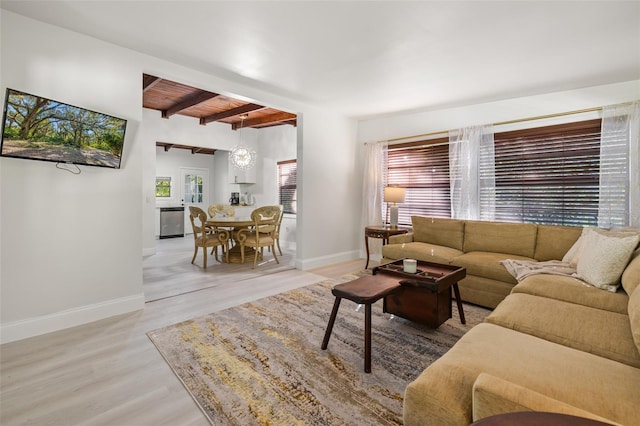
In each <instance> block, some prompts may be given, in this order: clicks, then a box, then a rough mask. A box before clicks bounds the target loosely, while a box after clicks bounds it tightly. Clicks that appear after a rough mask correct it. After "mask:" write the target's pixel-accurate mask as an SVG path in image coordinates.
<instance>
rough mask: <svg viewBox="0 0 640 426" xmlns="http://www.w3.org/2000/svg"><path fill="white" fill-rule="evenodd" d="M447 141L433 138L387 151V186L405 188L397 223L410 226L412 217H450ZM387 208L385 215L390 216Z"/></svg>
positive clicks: (400, 145) (384, 210)
mask: <svg viewBox="0 0 640 426" xmlns="http://www.w3.org/2000/svg"><path fill="white" fill-rule="evenodd" d="M447 142H448V139H446V138H441V139H434V140H429V141H422V142H413V143H409V144H398V145H393V146H390V147H389V148H388V151H387V156H386V163H387V164H386V172H387V173H386V176H385V178H386V182H385V184H386V185H392V186H399V187H403V188H406V192H405V201H404V203H402V204H400V205H399V209H398V222H399V223H400V224H401V225H410V224H411V216H414V215H415V216H428V217H443V218H447V217H450V216H451V203H450V201H449V146H448V145H447ZM386 209H387V206H386V204H385V205H384V206H383V216H384V217H387V211H386Z"/></svg>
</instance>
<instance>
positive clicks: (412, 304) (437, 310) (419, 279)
mask: <svg viewBox="0 0 640 426" xmlns="http://www.w3.org/2000/svg"><path fill="white" fill-rule="evenodd" d="M372 272H373V274H374V275H382V276H393V277H395V278H396V279H397V280H398V284H399V285H400V288H399V289H397V290H396V291H394V292H393V293H392V294H389V295H388V296H385V298H384V307H383V309H384V312H388V313H390V314H393V315H397V316H399V317H402V318H406V319H408V320H410V321H413V322H417V323H420V324H425V325H427V326H429V327H431V328H437V327H439V326H440V325H441V324H442V323H444V322H445V321H446V320H448V319H449V318H451V317H452V309H451V292H452V290H453V292H454V293H455V297H456V304H457V306H458V314H459V315H460V322H461V323H462V324H465V323H466V321H465V317H464V311H463V309H462V299H461V298H460V289H459V288H458V281H460V280H461V279H463V278H464V277H465V276H466V275H467V271H466V270H465V268H461V267H459V266H453V265H445V264H440V263H433V262H424V261H421V260H419V261H418V270H417V272H416V273H415V274H412V273H406V272H404V271H403V267H402V259H401V260H397V261H395V262H391V263H387V264H385V265H380V266H376V267H374V268H373V271H372Z"/></svg>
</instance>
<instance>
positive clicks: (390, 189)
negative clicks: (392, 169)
mask: <svg viewBox="0 0 640 426" xmlns="http://www.w3.org/2000/svg"><path fill="white" fill-rule="evenodd" d="M404 192H405V189H404V188H398V187H395V186H387V187H385V188H384V202H385V203H404Z"/></svg>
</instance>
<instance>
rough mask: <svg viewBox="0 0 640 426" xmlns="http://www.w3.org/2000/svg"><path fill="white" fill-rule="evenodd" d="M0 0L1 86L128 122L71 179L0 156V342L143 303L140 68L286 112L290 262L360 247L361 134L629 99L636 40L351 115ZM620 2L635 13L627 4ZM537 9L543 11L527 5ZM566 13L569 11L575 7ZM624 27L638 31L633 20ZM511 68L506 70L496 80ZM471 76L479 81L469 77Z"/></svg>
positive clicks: (147, 224)
mask: <svg viewBox="0 0 640 426" xmlns="http://www.w3.org/2000/svg"><path fill="white" fill-rule="evenodd" d="M9 3H10V2H6V4H7V5H6V6H5V2H3V8H2V10H1V14H2V16H1V19H2V52H1V55H2V75H1V82H2V89H3V91H4V89H6V88H15V89H20V90H24V91H26V92H29V93H34V94H39V95H43V96H47V97H50V98H53V99H59V100H64V101H66V102H68V103H70V104H74V105H82V106H85V107H87V108H91V109H94V110H97V111H101V112H105V113H108V114H112V115H115V116H118V117H122V118H125V119H127V120H128V126H127V139H126V141H125V148H124V157H123V164H122V167H121V169H119V170H101V169H96V168H83V169H82V173H81V174H80V175H79V176H76V175H71V174H69V173H65V172H62V171H59V170H57V169H56V168H55V167H54V166H53V165H52V164H48V163H40V162H29V163H25V162H23V161H19V160H13V159H5V158H3V159H1V160H0V166H1V171H0V173H1V183H0V185H1V191H2V193H1V197H2V198H1V206H2V209H1V211H0V221H1V227H0V230H1V232H2V238H1V240H2V246H1V252H0V256H1V268H0V269H1V270H2V272H1V274H2V275H1V279H2V283H1V287H2V289H1V291H2V301H1V303H2V306H1V307H2V309H1V311H2V318H1V323H2V329H1V331H2V333H1V334H2V343H9V342H14V341H20V340H22V339H27V338H30V337H33V336H39V335H42V334H45V333H50V332H54V331H57V330H64V329H68V328H71V327H76V326H80V325H83V324H88V323H91V322H92V321H97V320H103V319H107V318H111V317H114V316H117V315H122V314H131V313H133V314H132V315H135V313H136V312H140V311H141V310H143V309H144V294H143V278H142V270H143V254H144V253H145V252H148V251H149V250H153V248H154V246H155V241H156V240H155V230H154V229H153V228H154V224H155V216H153V217H152V215H154V214H155V206H154V203H149V202H148V201H147V200H148V198H149V197H152V198H153V197H154V195H153V182H154V180H155V177H156V174H155V160H154V159H155V157H156V147H155V144H154V142H155V140H154V138H152V137H149V135H148V133H147V131H148V129H146V128H145V126H144V121H145V117H144V115H145V113H144V111H143V110H142V108H141V99H142V87H141V76H142V74H143V73H152V74H155V75H162V76H163V77H166V78H169V79H172V80H174V81H180V82H184V83H188V84H191V85H194V86H197V87H201V88H204V89H207V90H211V91H225V92H226V93H229V94H231V95H236V96H244V97H246V98H249V99H255V100H259V101H261V102H264V103H265V104H268V105H272V106H274V107H278V108H281V109H283V110H287V111H291V112H293V113H296V114H297V115H298V117H299V124H298V127H297V128H296V130H295V131H296V137H297V160H298V165H299V167H300V170H301V171H302V172H301V180H300V185H301V190H300V194H299V198H298V206H299V214H298V217H297V223H296V227H297V230H296V267H297V268H298V269H299V270H302V271H307V270H310V269H313V268H317V267H321V266H327V265H331V264H336V263H340V262H344V261H350V260H356V259H358V260H359V259H363V258H364V241H363V229H364V226H366V225H367V224H366V223H363V220H362V218H361V211H362V203H363V200H362V181H363V175H364V168H365V161H364V152H365V146H364V143H365V142H377V141H384V140H390V139H394V138H402V137H406V136H412V135H422V134H428V133H431V132H441V131H446V130H449V129H456V128H460V127H463V126H465V125H473V124H487V123H495V122H501V121H508V120H513V119H518V118H527V117H535V116H540V115H546V114H556V113H562V112H566V111H575V110H581V109H586V108H593V107H601V106H605V105H612V104H619V103H624V102H629V101H633V100H636V99H639V98H640V80H639V79H640V75H638V67H637V42H635V44H634V41H633V40H632V41H629V40H628V38H629V37H628V34H629V33H626V32H623V34H622V36H621V37H622V38H623V42H624V43H628V44H630V45H631V46H632V47H633V46H635V47H636V51H635V52H631V51H630V52H624V53H617V54H616V53H614V56H621V55H627V54H628V56H629V57H630V58H631V61H633V60H635V61H636V62H635V65H633V64H631V65H629V66H628V67H627V68H623V69H614V70H608V69H601V68H600V65H597V64H594V65H593V71H592V72H589V73H586V74H594V75H595V77H593V78H590V77H589V76H584V75H583V76H582V79H581V80H580V81H578V82H572V81H564V82H563V83H564V84H560V82H558V83H557V84H556V85H549V86H545V87H539V86H537V85H536V84H535V83H536V73H535V72H532V73H531V74H530V76H529V79H530V81H531V83H530V84H522V85H520V86H517V87H512V88H511V90H509V91H505V92H494V93H487V94H485V96H484V97H482V98H480V96H479V95H478V99H479V100H477V101H475V100H473V99H466V98H464V97H463V94H461V93H452V94H451V97H450V98H446V97H443V98H442V99H439V101H436V102H435V103H434V104H433V105H432V106H430V107H425V108H420V107H418V106H413V107H411V108H408V109H407V110H406V111H402V112H396V113H394V114H382V115H380V116H371V117H369V116H368V115H366V114H364V115H363V116H362V117H360V118H353V117H351V116H349V115H347V114H344V113H341V112H339V111H337V110H336V109H334V108H330V107H325V106H323V104H322V102H319V103H313V102H309V101H307V100H306V99H304V98H301V97H298V96H287V95H286V91H282V90H280V91H278V90H270V89H271V86H269V84H266V83H256V82H255V81H254V80H252V79H251V78H248V77H246V76H240V77H238V76H235V77H233V76H230V73H229V72H228V71H221V72H219V73H218V74H216V73H214V72H211V71H204V70H202V69H197V68H195V67H190V66H187V65H185V64H184V63H183V62H180V61H176V60H173V61H172V60H168V59H163V58H162V57H161V55H160V53H161V51H162V48H161V47H159V48H156V49H153V48H152V47H150V48H149V51H147V52H144V53H141V52H139V51H137V50H136V49H134V48H132V47H123V46H126V44H124V43H116V42H106V41H103V40H100V39H98V38H95V37H92V36H88V35H85V34H83V33H82V32H81V31H79V30H77V31H74V30H70V29H65V28H62V27H61V26H56V25H52V24H50V23H45V22H46V21H47V19H46V16H40V15H38V13H37V12H36V11H33V10H32V11H31V12H30V13H31V15H29V14H28V13H27V12H26V11H25V12H24V15H23V14H21V13H20V11H19V9H18V11H12V10H11V5H9ZM17 3H20V2H17ZM25 3H26V2H25ZM605 3H607V4H611V2H605ZM614 3H615V2H614ZM632 3H633V2H632ZM13 6H15V7H17V6H16V5H13ZM105 7H106V6H105ZM568 7H576V8H577V7H578V6H568ZM580 7H582V6H580ZM594 7H595V6H594ZM623 7H631V10H632V12H633V11H635V13H637V7H636V9H633V5H632V4H631V5H630V4H629V3H627V4H626V6H624V4H623ZM546 13H548V12H547V11H544V10H542V11H539V15H536V16H538V17H544V16H545V14H546ZM572 13H576V14H577V15H578V16H579V14H578V13H577V11H575V10H574V11H573V12H572ZM596 14H597V13H595V12H594V13H592V14H590V15H589V17H590V18H591V19H593V15H596ZM631 15H632V16H631V21H633V18H634V15H633V13H631ZM29 16H31V17H29ZM615 16H617V17H619V16H618V15H615ZM635 17H637V14H636V15H635ZM123 19H125V17H123ZM541 19H542V18H541ZM43 21H44V22H43ZM627 23H628V21H627ZM633 23H635V24H637V20H636V21H633ZM131 26H132V27H133V26H134V25H133V24H131ZM625 28H627V27H625ZM627 30H628V28H627ZM631 34H632V35H633V34H635V35H637V30H636V32H635V33H634V32H631ZM15 40H19V42H15ZM529 41H531V40H529ZM150 44H153V43H150ZM579 48H580V46H579V45H578V46H576V50H579ZM574 54H575V52H574ZM525 55H526V51H523V52H522V55H515V57H514V58H513V61H514V62H517V61H518V60H520V61H522V60H524V58H523V56H525ZM577 55H578V54H577ZM634 55H635V56H634ZM578 56H579V55H578ZM398 59H399V60H400V59H402V60H404V59H405V58H404V57H401V58H398ZM597 62H603V61H597ZM490 72H493V70H490ZM515 72H516V71H514V70H513V69H512V70H510V71H509V72H508V73H506V74H507V75H505V76H504V77H505V78H506V77H507V76H509V75H510V74H512V73H515ZM436 77H437V78H442V79H444V78H446V77H447V76H442V75H439V74H438V75H435V76H434V78H436ZM484 77H486V75H484ZM467 78H469V77H467ZM363 80H364V78H363ZM477 80H478V85H480V84H482V81H483V79H482V78H481V77H478V78H477ZM363 84H364V83H363ZM412 95H413V96H416V97H419V98H423V99H424V98H430V97H431V96H432V94H431V93H420V94H415V93H414V94H412ZM433 96H435V95H433ZM439 96H444V95H442V94H440V95H439ZM392 98H393V96H388V97H387V98H386V99H392ZM462 100H464V101H462ZM389 102H390V103H391V102H392V101H389ZM396 102H400V101H396ZM398 111H400V110H399V109H398Z"/></svg>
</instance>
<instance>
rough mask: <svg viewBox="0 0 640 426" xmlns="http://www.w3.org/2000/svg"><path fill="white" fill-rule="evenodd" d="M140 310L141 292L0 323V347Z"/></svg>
mask: <svg viewBox="0 0 640 426" xmlns="http://www.w3.org/2000/svg"><path fill="white" fill-rule="evenodd" d="M140 309H144V294H143V293H140V294H136V295H132V296H127V297H122V298H119V299H113V300H107V301H104V302H100V303H95V304H93V305H86V306H81V307H79V308H73V309H68V310H66V311H61V312H56V313H53V314H50V315H44V316H40V317H34V318H27V319H23V320H19V321H12V322H9V323H6V324H0V344H3V343H9V342H14V341H16V340H22V339H26V338H28V337H34V336H39V335H41V334H46V333H51V332H53V331H58V330H63V329H65V328H70V327H75V326H78V325H82V324H87V323H90V322H94V321H98V320H101V319H104V318H109V317H112V316H115V315H121V314H126V313H128V312H134V311H138V310H140Z"/></svg>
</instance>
